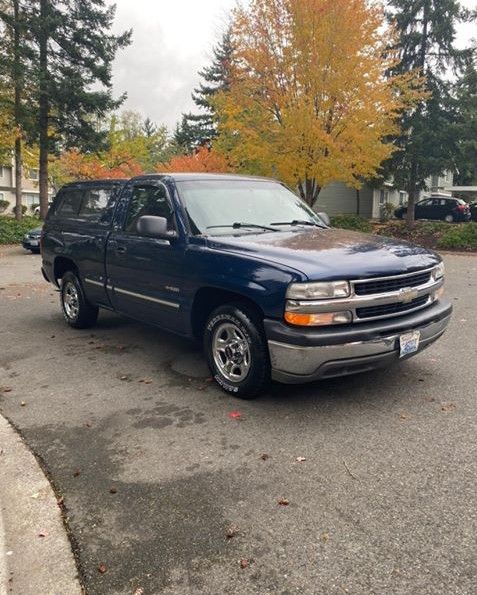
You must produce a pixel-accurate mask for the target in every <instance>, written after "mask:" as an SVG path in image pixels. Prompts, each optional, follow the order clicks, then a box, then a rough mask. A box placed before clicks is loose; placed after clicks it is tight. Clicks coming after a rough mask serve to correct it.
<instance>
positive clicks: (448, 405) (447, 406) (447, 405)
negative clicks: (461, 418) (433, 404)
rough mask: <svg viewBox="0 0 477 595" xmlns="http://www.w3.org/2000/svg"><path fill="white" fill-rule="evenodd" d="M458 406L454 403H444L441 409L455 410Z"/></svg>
mask: <svg viewBox="0 0 477 595" xmlns="http://www.w3.org/2000/svg"><path fill="white" fill-rule="evenodd" d="M455 408H456V406H455V404H454V403H444V404H443V405H442V406H441V411H454V410H455Z"/></svg>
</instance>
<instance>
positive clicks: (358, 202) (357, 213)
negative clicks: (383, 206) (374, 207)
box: [356, 188, 361, 215]
mask: <svg viewBox="0 0 477 595" xmlns="http://www.w3.org/2000/svg"><path fill="white" fill-rule="evenodd" d="M360 211H361V195H360V193H359V188H356V215H359V214H360Z"/></svg>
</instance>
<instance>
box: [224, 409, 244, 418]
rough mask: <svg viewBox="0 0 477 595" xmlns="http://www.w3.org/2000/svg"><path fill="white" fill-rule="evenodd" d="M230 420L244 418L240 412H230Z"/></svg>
mask: <svg viewBox="0 0 477 595" xmlns="http://www.w3.org/2000/svg"><path fill="white" fill-rule="evenodd" d="M227 415H228V416H229V417H230V419H241V418H242V414H241V413H240V411H230V412H229V413H228V414H227Z"/></svg>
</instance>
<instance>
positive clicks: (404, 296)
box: [398, 287, 418, 304]
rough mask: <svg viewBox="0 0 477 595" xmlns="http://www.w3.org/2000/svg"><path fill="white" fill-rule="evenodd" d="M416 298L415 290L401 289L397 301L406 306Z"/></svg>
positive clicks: (409, 288) (416, 292)
mask: <svg viewBox="0 0 477 595" xmlns="http://www.w3.org/2000/svg"><path fill="white" fill-rule="evenodd" d="M417 296H418V291H417V289H412V288H411V287H403V288H402V289H400V290H399V297H398V299H399V301H400V302H402V303H403V304H408V303H409V302H412V300H415V299H416V298H417Z"/></svg>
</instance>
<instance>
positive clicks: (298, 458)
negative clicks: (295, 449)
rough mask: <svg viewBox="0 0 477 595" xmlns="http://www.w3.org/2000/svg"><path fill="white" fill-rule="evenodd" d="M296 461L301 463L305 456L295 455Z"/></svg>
mask: <svg viewBox="0 0 477 595" xmlns="http://www.w3.org/2000/svg"><path fill="white" fill-rule="evenodd" d="M296 461H297V463H303V462H304V461H306V458H305V457H297V458H296Z"/></svg>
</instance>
